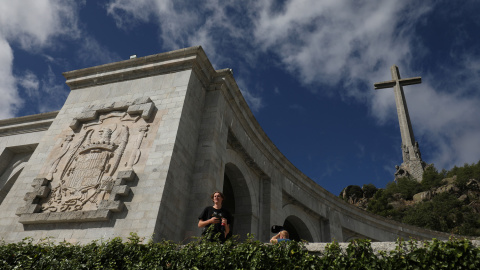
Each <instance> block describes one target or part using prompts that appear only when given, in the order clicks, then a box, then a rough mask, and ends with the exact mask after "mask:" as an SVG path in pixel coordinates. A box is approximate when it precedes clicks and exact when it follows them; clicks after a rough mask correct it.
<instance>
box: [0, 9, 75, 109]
mask: <svg viewBox="0 0 480 270" xmlns="http://www.w3.org/2000/svg"><path fill="white" fill-rule="evenodd" d="M76 12H77V4H76V3H75V2H73V1H55V0H51V1H49V0H25V1H8V0H0V95H1V96H2V99H1V101H0V107H1V108H0V118H9V117H13V116H15V113H16V112H17V111H18V109H19V108H20V106H21V105H22V104H23V103H24V100H22V99H21V98H20V96H19V95H18V89H17V84H18V85H20V86H21V87H23V88H24V89H25V90H26V93H27V95H28V96H35V95H38V92H37V90H38V79H37V78H36V76H35V75H34V74H32V73H31V72H30V71H25V72H21V74H22V75H20V77H19V78H15V75H14V74H13V72H12V65H13V59H14V57H13V50H12V46H17V47H20V48H22V49H23V50H27V51H30V52H34V53H36V52H39V51H40V50H41V49H43V48H44V47H47V46H54V43H53V42H52V38H54V37H57V36H61V35H68V36H73V37H76V36H78V34H79V31H78V29H77V15H76Z"/></svg>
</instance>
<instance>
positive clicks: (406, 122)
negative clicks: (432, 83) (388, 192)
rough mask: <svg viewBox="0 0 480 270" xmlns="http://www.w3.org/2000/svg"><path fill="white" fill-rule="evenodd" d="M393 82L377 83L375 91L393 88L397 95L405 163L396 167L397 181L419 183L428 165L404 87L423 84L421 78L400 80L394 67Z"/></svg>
mask: <svg viewBox="0 0 480 270" xmlns="http://www.w3.org/2000/svg"><path fill="white" fill-rule="evenodd" d="M390 72H391V73H392V80H391V81H386V82H379V83H375V84H374V86H375V90H378V89H383V88H391V87H393V91H394V93H395V104H396V105H397V115H398V124H399V126H400V134H401V136H402V145H401V148H402V157H403V163H402V164H401V165H400V166H395V169H396V172H395V180H397V179H398V178H401V177H409V176H411V177H413V178H414V179H416V180H417V181H419V182H421V181H422V176H423V172H424V170H425V166H426V163H425V162H424V161H423V160H422V155H421V154H420V147H419V146H418V142H417V141H416V140H415V136H414V135H413V128H412V123H411V121H410V115H409V114H408V107H407V101H406V99H405V94H404V92H403V86H406V85H412V84H419V83H421V82H422V78H421V77H414V78H408V79H401V78H400V71H399V70H398V67H397V66H395V65H393V66H392V67H391V68H390Z"/></svg>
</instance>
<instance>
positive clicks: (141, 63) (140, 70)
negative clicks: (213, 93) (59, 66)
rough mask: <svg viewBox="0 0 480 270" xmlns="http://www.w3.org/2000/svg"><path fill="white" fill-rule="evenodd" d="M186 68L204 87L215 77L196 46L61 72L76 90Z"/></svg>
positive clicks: (69, 84) (208, 62) (200, 48)
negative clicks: (193, 73) (192, 72)
mask: <svg viewBox="0 0 480 270" xmlns="http://www.w3.org/2000/svg"><path fill="white" fill-rule="evenodd" d="M188 69H192V70H193V71H194V72H195V74H196V75H197V76H198V78H199V79H200V80H201V81H202V83H203V84H204V85H207V84H208V83H209V82H210V80H211V78H212V76H213V75H214V74H215V70H214V69H213V67H212V64H211V63H210V61H209V60H208V58H207V56H206V54H205V52H204V51H203V49H202V47H201V46H195V47H190V48H185V49H181V50H176V51H171V52H166V53H160V54H155V55H149V56H145V57H138V58H134V59H129V60H125V61H120V62H115V63H111V64H105V65H101V66H95V67H90V68H85V69H79V70H74V71H69V72H64V73H63V76H64V77H65V79H66V80H67V81H66V84H67V85H68V86H69V87H70V89H72V90H75V89H80V88H85V87H90V86H95V85H102V84H107V83H112V82H119V81H126V80H132V79H138V78H143V77H149V76H154V75H159V74H167V73H172V72H178V71H181V70H188Z"/></svg>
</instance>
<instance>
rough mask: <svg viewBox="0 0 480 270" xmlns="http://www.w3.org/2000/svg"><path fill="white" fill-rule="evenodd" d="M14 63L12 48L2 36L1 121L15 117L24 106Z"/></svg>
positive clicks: (0, 55)
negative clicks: (18, 88) (16, 85)
mask: <svg viewBox="0 0 480 270" xmlns="http://www.w3.org/2000/svg"><path fill="white" fill-rule="evenodd" d="M12 62H13V52H12V48H10V45H9V44H8V42H6V41H5V40H4V39H2V38H1V35H0V96H1V97H2V98H0V119H3V118H10V117H13V116H14V115H15V112H16V111H17V110H18V107H19V106H20V105H21V104H22V100H21V99H20V97H19V96H18V92H17V90H16V87H15V78H14V77H13V75H12Z"/></svg>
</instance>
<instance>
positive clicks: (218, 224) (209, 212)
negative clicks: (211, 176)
mask: <svg viewBox="0 0 480 270" xmlns="http://www.w3.org/2000/svg"><path fill="white" fill-rule="evenodd" d="M210 198H212V201H213V206H207V207H205V209H203V211H202V213H201V214H200V216H198V227H199V228H204V231H203V233H202V234H203V235H206V237H207V238H208V239H209V240H210V241H212V240H214V236H215V235H217V234H219V240H220V242H222V243H223V242H225V240H226V237H227V235H228V233H229V232H230V222H231V220H232V216H231V215H230V212H229V211H228V210H227V209H225V208H222V203H223V200H224V199H225V196H223V193H221V192H220V191H215V192H214V193H213V194H212V195H211V196H210Z"/></svg>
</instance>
